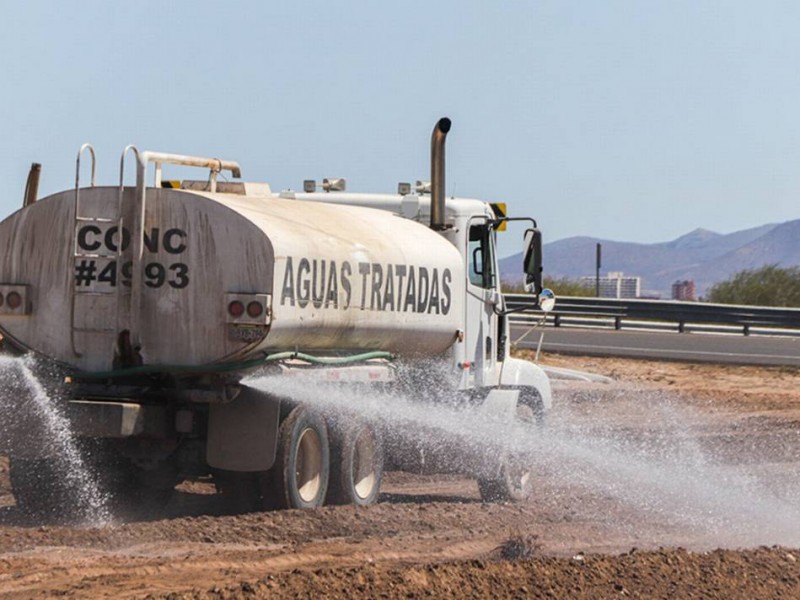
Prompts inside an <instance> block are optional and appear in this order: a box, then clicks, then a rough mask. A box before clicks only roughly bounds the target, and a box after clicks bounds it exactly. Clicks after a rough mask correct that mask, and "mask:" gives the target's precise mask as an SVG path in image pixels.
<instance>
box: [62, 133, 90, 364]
mask: <svg viewBox="0 0 800 600" xmlns="http://www.w3.org/2000/svg"><path fill="white" fill-rule="evenodd" d="M84 150H89V154H90V155H91V157H92V179H91V182H90V186H91V187H94V186H95V175H96V173H97V158H96V156H95V153H94V147H93V146H92V145H91V144H88V143H87V144H83V145H82V146H81V148H80V150H78V156H77V158H76V159H75V206H74V210H75V214H74V217H75V224H76V226H75V227H74V228H73V229H75V231H74V233H75V234H76V235H77V223H78V221H80V220H81V156H82V155H83V151H84ZM67 256H68V257H69V259H68V260H69V261H70V264H69V265H67V272H68V273H70V272H72V270H73V268H74V265H73V264H72V263H73V261H74V258H75V257H74V256H72V255H70V254H69V253H67ZM70 289H71V291H70V294H69V313H70V317H69V318H70V328H69V338H70V344H71V345H72V352H73V353H74V354H75V356H83V354H82V353H81V352H79V351H78V348H77V347H76V346H75V286H74V285H73V286H72V287H71V288H70Z"/></svg>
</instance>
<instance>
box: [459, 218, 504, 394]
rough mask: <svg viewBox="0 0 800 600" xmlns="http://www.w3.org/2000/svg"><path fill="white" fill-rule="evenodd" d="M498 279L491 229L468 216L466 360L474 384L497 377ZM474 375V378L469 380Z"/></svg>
mask: <svg viewBox="0 0 800 600" xmlns="http://www.w3.org/2000/svg"><path fill="white" fill-rule="evenodd" d="M499 297H500V294H499V281H498V273H497V263H496V260H495V246H494V231H493V230H492V227H491V226H490V225H489V223H488V221H487V220H486V219H471V220H470V222H469V226H468V234H467V302H466V312H467V314H466V323H465V329H466V331H465V341H466V360H468V361H469V362H470V363H471V367H470V380H471V381H473V382H474V385H475V386H486V385H493V384H495V383H496V380H497V376H496V371H497V348H496V344H497V314H495V304H496V303H497V302H498V300H499ZM473 376H474V379H473Z"/></svg>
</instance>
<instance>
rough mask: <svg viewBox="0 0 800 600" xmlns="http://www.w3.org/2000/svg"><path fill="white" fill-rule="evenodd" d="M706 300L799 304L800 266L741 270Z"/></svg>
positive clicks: (575, 283) (552, 283)
mask: <svg viewBox="0 0 800 600" xmlns="http://www.w3.org/2000/svg"><path fill="white" fill-rule="evenodd" d="M544 285H545V287H549V288H550V289H552V290H553V291H554V292H555V294H556V296H594V295H595V288H594V286H593V285H590V284H587V283H584V282H583V281H580V280H577V279H570V278H568V277H559V278H554V277H545V278H544ZM503 287H504V289H505V291H506V292H510V293H521V292H523V289H522V285H520V284H518V285H504V286H503ZM703 300H704V301H706V302H713V303H718V304H746V305H752V306H783V307H800V267H779V266H778V265H766V266H763V267H760V268H758V269H745V270H743V271H739V272H738V273H735V274H734V275H733V276H731V277H730V278H729V279H726V280H725V281H720V282H718V283H715V284H714V285H712V286H711V287H710V288H709V290H708V293H707V294H706V296H705V298H703Z"/></svg>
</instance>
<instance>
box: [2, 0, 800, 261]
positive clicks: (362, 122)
mask: <svg viewBox="0 0 800 600" xmlns="http://www.w3.org/2000/svg"><path fill="white" fill-rule="evenodd" d="M0 8H2V12H3V24H4V27H3V35H2V36H0V82H2V94H0V114H2V120H1V121H0V123H2V125H0V177H2V181H3V182H4V183H5V185H4V186H3V191H2V194H0V216H5V215H7V214H9V213H11V212H12V211H14V210H16V209H17V208H18V207H19V206H20V203H21V200H22V193H23V189H24V186H25V178H26V175H27V171H28V167H29V166H30V163H31V162H33V161H37V162H41V163H43V179H42V186H41V191H42V193H44V194H46V193H51V192H54V191H58V190H61V189H65V188H68V187H71V186H72V185H73V183H74V168H75V163H74V160H75V154H76V152H77V150H78V148H79V146H80V144H81V143H83V142H85V141H89V142H92V143H93V144H94V145H95V148H96V149H97V152H98V180H99V183H104V184H115V183H116V181H117V178H118V162H119V154H120V152H121V151H122V148H123V147H124V146H125V145H126V144H128V143H135V144H136V145H137V146H138V147H139V148H141V149H149V150H161V151H167V152H179V153H187V154H199V155H209V156H216V157H221V158H230V159H234V160H238V161H239V162H240V163H241V165H242V168H243V172H244V175H245V178H247V179H253V180H261V181H268V182H269V183H270V184H271V185H272V187H273V189H286V188H294V189H298V188H300V187H301V186H302V180H303V179H306V178H316V179H321V178H322V177H334V176H344V177H346V178H347V180H348V189H350V190H353V191H381V192H383V191H393V190H394V189H396V184H397V182H398V181H401V180H403V181H413V180H415V179H422V178H427V177H428V170H429V159H428V150H429V138H430V130H431V128H432V127H433V124H434V122H435V121H436V119H437V118H438V117H440V116H443V115H447V116H449V117H451V118H452V119H453V130H452V132H451V134H450V136H449V138H448V148H447V152H448V177H447V187H448V192H449V193H452V192H455V193H456V194H458V195H464V196H472V197H480V198H485V199H488V200H498V201H506V202H508V203H509V207H510V208H509V209H510V212H511V213H512V214H513V215H516V216H524V215H530V216H534V217H536V218H537V219H538V221H539V223H540V225H541V227H542V229H543V230H544V232H545V236H546V237H545V239H546V241H553V240H555V239H560V238H564V237H568V236H573V235H592V236H598V237H603V238H609V239H616V240H627V241H639V242H655V241H664V240H668V239H671V238H674V237H677V236H678V235H681V234H683V233H686V232H687V231H689V230H691V229H694V228H696V227H705V228H708V229H713V230H715V231H719V232H729V231H734V230H738V229H744V228H747V227H751V226H756V225H760V224H763V223H767V222H777V221H784V220H788V219H794V218H800V69H799V68H798V65H800V60H799V59H800V36H798V35H797V32H798V31H800V3H797V2H775V1H772V2H770V1H763V2H739V1H735V0H730V1H727V2H723V1H720V2H697V1H683V0H672V1H669V2H650V1H641V2H624V1H616V0H608V1H603V2H597V1H593V2H589V1H586V2H578V1H576V2H566V1H563V0H562V1H552V2H550V1H543V2H533V1H530V2H515V1H506V2H488V1H487V2H470V1H460V2H447V1H441V2H430V1H428V2H401V1H396V2H345V1H343V2H330V1H329V2H304V1H299V2H291V3H289V2H286V3H279V2H204V1H198V0H194V1H191V2H149V1H139V2H135V3H131V2H125V3H122V2H93V1H84V2H68V1H62V2H58V3H55V2H37V1H24V2H22V1H20V2H17V1H12V0H0ZM516 246H517V240H516V239H514V240H510V239H509V240H505V241H504V248H505V250H506V251H505V253H506V254H507V253H510V252H512V251H515V250H516Z"/></svg>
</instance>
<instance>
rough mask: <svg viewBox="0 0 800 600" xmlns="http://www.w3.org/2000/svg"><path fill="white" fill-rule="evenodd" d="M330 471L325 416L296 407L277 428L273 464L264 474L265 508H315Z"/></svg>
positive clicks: (322, 496)
mask: <svg viewBox="0 0 800 600" xmlns="http://www.w3.org/2000/svg"><path fill="white" fill-rule="evenodd" d="M329 475H330V449H329V447H328V429H327V427H326V426H325V420H324V419H323V418H322V417H320V416H319V415H317V414H316V413H314V412H313V411H310V410H308V409H307V408H305V407H303V406H297V407H295V408H294V409H293V410H292V411H291V412H290V413H289V415H288V416H287V417H286V418H285V419H284V420H283V422H282V423H281V426H280V430H279V432H278V451H277V454H276V456H275V464H274V465H273V466H272V469H270V470H269V471H268V472H267V474H266V477H264V478H263V484H264V485H263V488H262V502H263V507H264V508H276V509H285V508H317V507H320V506H322V505H323V504H324V502H325V496H326V495H327V492H328V479H329Z"/></svg>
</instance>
